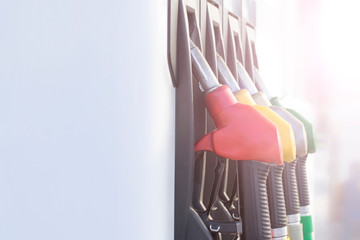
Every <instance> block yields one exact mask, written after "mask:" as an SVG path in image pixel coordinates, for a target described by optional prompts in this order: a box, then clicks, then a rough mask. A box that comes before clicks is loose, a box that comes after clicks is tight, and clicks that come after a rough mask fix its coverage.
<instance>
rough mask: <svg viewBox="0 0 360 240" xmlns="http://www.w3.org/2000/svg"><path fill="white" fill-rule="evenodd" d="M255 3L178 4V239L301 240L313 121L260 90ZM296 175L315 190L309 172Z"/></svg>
mask: <svg viewBox="0 0 360 240" xmlns="http://www.w3.org/2000/svg"><path fill="white" fill-rule="evenodd" d="M229 2H233V1H230V0H229ZM250 2H252V1H243V2H242V3H239V4H226V1H221V0H219V1H210V0H208V1H205V0H175V1H169V18H168V21H169V22H168V25H169V31H168V49H169V56H168V59H169V68H170V72H171V75H172V80H173V85H174V87H175V88H176V133H175V134H176V140H175V141H176V150H175V239H189V240H190V239H208V240H211V239H218V240H227V239H229V240H235V239H236V240H239V239H247V240H252V239H266V240H268V239H269V240H270V239H277V240H280V239H289V238H288V237H289V236H290V239H302V225H301V223H300V209H301V213H305V212H306V210H307V207H306V206H308V204H307V205H306V200H304V202H305V205H304V206H305V207H304V208H300V207H299V195H298V190H299V194H300V192H301V191H303V192H304V191H306V190H307V189H304V188H302V187H299V188H298V186H297V184H296V172H295V167H296V166H299V165H300V164H299V162H300V161H301V162H302V163H304V162H305V161H306V156H307V153H308V150H307V147H308V145H309V146H310V145H311V144H309V143H307V142H306V141H307V139H306V137H309V136H306V135H305V130H304V124H305V122H304V121H299V120H298V118H295V117H294V116H293V115H292V114H290V113H289V112H288V111H287V110H285V109H284V108H282V107H280V106H276V105H278V102H276V99H271V101H272V102H273V103H276V104H272V103H271V102H270V101H269V99H268V98H267V96H266V95H265V94H264V93H262V92H261V91H258V89H259V90H262V89H261V87H259V86H258V85H257V84H258V82H256V84H255V85H254V83H253V81H254V80H255V81H257V78H258V65H257V59H256V54H255V53H254V51H255V49H254V42H255V41H254V32H251V31H249V28H250V30H251V28H252V30H254V28H253V25H252V24H253V23H254V16H255V14H254V9H255V5H253V4H251V3H250ZM225 6H227V7H225ZM245 8H246V9H247V12H246V14H243V13H244V9H245ZM229 9H230V11H229ZM249 32H250V33H249ZM250 34H253V35H252V36H249V35H250ZM223 36H225V39H224V38H223ZM224 40H225V41H224ZM242 46H245V47H244V48H243V47H242ZM221 84H223V85H221ZM305 127H307V126H306V124H305ZM306 130H308V129H306ZM309 152H311V150H309ZM304 159H305V160H304ZM283 160H284V162H283ZM303 165H304V164H302V165H301V166H303ZM283 169H284V170H283ZM296 171H297V175H298V179H300V178H301V177H302V178H301V179H305V180H301V181H303V182H304V181H306V174H305V175H304V172H305V171H304V170H301V167H298V168H297V169H296ZM299 181H300V180H299ZM304 199H305V198H304ZM302 206H303V205H302ZM306 214H307V213H306ZM302 217H303V215H302ZM304 217H308V215H304ZM301 221H302V222H304V221H303V218H302V219H301ZM304 231H305V229H304ZM299 232H300V233H299ZM304 237H305V236H304ZM310 239H311V238H310Z"/></svg>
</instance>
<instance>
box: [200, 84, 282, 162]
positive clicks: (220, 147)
mask: <svg viewBox="0 0 360 240" xmlns="http://www.w3.org/2000/svg"><path fill="white" fill-rule="evenodd" d="M205 102H206V107H207V109H208V111H209V112H210V115H211V117H212V118H213V120H214V123H215V125H216V127H217V129H216V130H215V131H213V132H210V133H208V134H207V135H205V136H204V137H203V138H201V139H200V140H199V141H198V142H197V143H196V144H195V151H212V152H215V153H216V154H217V155H219V156H222V157H225V158H229V159H233V160H256V161H261V162H267V163H275V164H278V165H281V164H282V163H283V158H282V148H281V142H280V138H279V133H278V130H277V128H276V126H275V125H274V124H273V123H272V122H270V121H269V120H268V119H267V118H266V117H264V116H263V115H262V114H261V113H259V112H258V111H256V110H255V109H254V108H253V107H251V106H249V105H244V104H240V103H238V102H237V100H236V98H235V97H234V95H233V94H232V92H231V91H230V89H229V88H228V87H227V86H221V87H218V88H216V89H215V90H213V91H211V92H210V93H208V94H207V95H206V96H205Z"/></svg>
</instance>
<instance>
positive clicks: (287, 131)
mask: <svg viewBox="0 0 360 240" xmlns="http://www.w3.org/2000/svg"><path fill="white" fill-rule="evenodd" d="M234 95H235V97H236V99H237V100H238V102H239V103H242V104H247V105H251V106H253V107H254V108H255V109H256V110H257V111H259V112H260V113H262V114H263V115H264V116H265V117H267V118H268V119H269V120H271V121H272V122H273V123H274V124H275V125H276V126H277V128H278V131H279V133H280V140H281V145H282V149H283V158H284V161H286V162H292V161H294V160H295V158H296V146H295V137H294V133H293V130H292V128H291V126H290V124H289V123H288V122H286V121H285V120H284V119H283V118H281V117H280V116H279V115H277V114H276V113H275V112H274V111H273V110H271V109H270V108H268V107H266V106H260V105H256V104H255V101H254V99H253V98H252V96H251V95H250V93H249V91H248V90H246V89H241V90H240V91H238V92H236V93H235V94H234Z"/></svg>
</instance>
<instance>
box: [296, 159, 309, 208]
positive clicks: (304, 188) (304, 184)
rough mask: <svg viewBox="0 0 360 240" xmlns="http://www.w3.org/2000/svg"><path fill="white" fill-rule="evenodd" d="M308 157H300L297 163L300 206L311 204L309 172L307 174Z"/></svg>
mask: <svg viewBox="0 0 360 240" xmlns="http://www.w3.org/2000/svg"><path fill="white" fill-rule="evenodd" d="M306 159H307V156H305V157H300V158H298V160H297V163H296V180H297V185H298V186H297V187H298V193H299V201H300V206H309V205H310V197H309V187H308V186H309V185H308V181H307V174H306Z"/></svg>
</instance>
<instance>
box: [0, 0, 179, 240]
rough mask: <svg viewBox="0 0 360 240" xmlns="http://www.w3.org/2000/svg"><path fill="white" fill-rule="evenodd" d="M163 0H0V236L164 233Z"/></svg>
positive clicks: (168, 234) (170, 94)
mask: <svg viewBox="0 0 360 240" xmlns="http://www.w3.org/2000/svg"><path fill="white" fill-rule="evenodd" d="M166 23H167V1H166V0H158V1H146V0H142V1H126V2H125V1H118V0H90V1H89V0H87V1H85V0H77V1H73V0H61V1H60V0H53V1H34V0H33V1H29V0H26V1H25V0H23V1H1V3H0V32H1V37H0V109H1V116H0V239H4V240H5V239H6V240H60V239H61V240H85V239H86V240H92V239H93V240H100V239H104V240H118V239H164V240H168V239H172V238H173V218H174V216H173V201H174V200H173V195H174V189H173V185H174V183H173V179H174V169H173V166H174V125H175V117H174V112H175V111H174V106H175V103H174V95H175V92H174V89H173V87H172V84H171V79H170V74H169V71H168V65H167V53H166V45H167V43H166V39H167V35H166V29H167V26H166Z"/></svg>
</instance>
